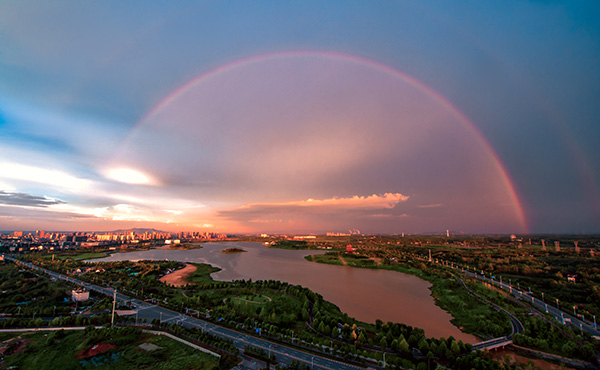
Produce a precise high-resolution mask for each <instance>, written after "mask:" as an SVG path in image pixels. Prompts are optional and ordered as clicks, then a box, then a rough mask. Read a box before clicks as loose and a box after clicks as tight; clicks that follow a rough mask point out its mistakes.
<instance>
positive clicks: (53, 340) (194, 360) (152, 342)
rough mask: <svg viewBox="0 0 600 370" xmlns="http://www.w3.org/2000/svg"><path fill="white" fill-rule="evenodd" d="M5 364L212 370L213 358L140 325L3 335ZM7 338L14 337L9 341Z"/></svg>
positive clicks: (36, 369)
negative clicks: (147, 330)
mask: <svg viewBox="0 0 600 370" xmlns="http://www.w3.org/2000/svg"><path fill="white" fill-rule="evenodd" d="M0 338H1V339H2V341H3V343H2V345H3V346H4V347H6V348H7V353H9V354H8V355H6V356H5V357H4V366H5V367H7V368H10V367H11V366H15V367H16V368H18V369H32V370H41V369H115V368H118V369H132V370H133V369H213V368H218V362H219V361H218V358H216V357H213V356H210V355H208V354H205V353H203V352H200V351H197V350H194V349H192V348H190V347H187V346H185V345H183V344H181V343H178V342H175V341H173V340H171V339H169V338H165V337H162V336H155V335H152V334H144V333H142V332H141V330H140V329H135V328H118V329H109V328H108V329H93V328H86V330H85V331H83V330H79V331H53V332H31V333H19V334H18V335H17V334H12V333H10V334H9V333H3V334H2V336H0ZM11 338H14V339H12V340H11Z"/></svg>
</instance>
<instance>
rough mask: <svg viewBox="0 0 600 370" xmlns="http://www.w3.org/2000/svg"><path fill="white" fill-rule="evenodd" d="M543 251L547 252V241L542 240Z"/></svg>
mask: <svg viewBox="0 0 600 370" xmlns="http://www.w3.org/2000/svg"><path fill="white" fill-rule="evenodd" d="M542 250H544V251H545V250H546V241H545V240H544V239H542Z"/></svg>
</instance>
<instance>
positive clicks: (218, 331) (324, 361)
mask: <svg viewBox="0 0 600 370" xmlns="http://www.w3.org/2000/svg"><path fill="white" fill-rule="evenodd" d="M5 258H6V259H8V260H11V261H13V262H15V263H18V264H21V265H23V266H26V267H29V268H31V269H34V270H38V271H41V272H43V273H45V274H47V275H49V276H50V277H52V278H55V279H60V280H65V281H68V282H71V283H73V284H76V285H79V286H82V287H85V288H86V289H88V290H94V291H97V292H99V293H101V294H104V295H107V296H109V297H113V295H114V289H113V288H105V287H101V286H98V285H95V284H90V283H86V282H83V281H81V280H78V279H74V278H72V277H69V276H66V275H62V274H59V273H56V272H53V271H50V270H46V269H44V268H42V267H39V266H36V265H34V264H32V263H28V262H23V261H20V260H17V259H15V258H13V257H9V256H5ZM116 297H117V299H118V300H119V301H123V302H131V303H132V304H133V305H135V306H136V310H137V314H136V318H139V319H146V320H148V321H151V320H154V319H159V320H160V321H161V322H163V323H164V322H167V323H175V324H178V325H181V326H183V327H185V328H201V329H202V330H204V331H207V332H209V333H211V334H213V335H216V336H218V337H221V338H227V339H231V340H232V341H233V342H234V343H235V346H236V348H238V349H239V350H240V352H243V351H244V347H245V346H246V345H251V346H253V347H257V348H262V349H264V350H265V352H267V353H273V354H275V356H276V357H277V361H278V362H281V363H283V364H286V365H290V364H291V361H292V360H297V361H301V362H304V363H306V364H310V365H312V368H321V369H339V370H357V369H361V370H364V369H363V368H362V367H358V366H354V365H350V364H346V363H343V362H340V361H336V360H333V359H329V358H326V357H321V356H318V355H313V354H310V353H307V352H304V351H301V350H299V349H297V348H293V347H288V346H284V345H281V344H278V343H273V342H270V341H268V340H265V339H262V338H257V337H253V336H250V335H247V334H244V333H240V332H237V331H235V330H231V329H228V328H224V327H222V326H219V325H215V324H213V323H210V322H207V321H204V320H200V319H197V318H193V317H190V316H187V315H183V314H181V313H179V312H175V311H172V310H169V309H167V308H164V307H160V306H157V305H154V304H149V303H148V302H144V301H140V300H139V299H137V298H132V297H129V296H127V295H124V294H122V293H119V292H117V295H116Z"/></svg>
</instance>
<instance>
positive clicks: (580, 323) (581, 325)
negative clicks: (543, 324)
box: [454, 267, 600, 340]
mask: <svg viewBox="0 0 600 370" xmlns="http://www.w3.org/2000/svg"><path fill="white" fill-rule="evenodd" d="M454 269H455V270H458V271H461V269H460V268H457V267H455V268H454ZM462 272H463V273H465V274H467V275H469V276H471V277H474V278H476V279H479V280H482V281H485V282H487V283H489V284H492V285H496V286H498V287H500V288H502V289H504V290H506V291H508V292H510V293H511V294H512V295H513V296H515V297H516V298H517V299H520V300H522V301H525V302H529V303H531V304H532V305H533V306H534V307H536V308H537V309H539V311H540V313H544V312H545V313H547V314H549V315H552V317H554V318H555V319H556V320H557V321H558V322H560V323H562V324H564V325H567V324H571V325H573V326H574V327H575V328H576V329H579V330H581V331H585V332H587V333H589V334H591V335H592V336H594V337H596V339H599V340H600V331H599V330H598V326H597V325H596V324H595V323H588V322H587V321H584V320H580V319H579V318H578V317H576V316H574V315H572V314H570V313H568V312H565V311H562V310H561V309H560V308H559V307H560V306H559V303H553V304H550V303H548V302H545V301H543V300H540V299H538V298H535V297H534V296H533V295H532V294H530V293H529V292H527V291H523V290H519V289H515V287H514V286H513V285H511V284H510V283H509V284H507V283H506V282H501V281H497V280H496V279H491V278H488V277H486V276H485V275H483V276H482V275H480V274H476V273H473V272H468V271H464V270H462ZM556 306H558V307H556Z"/></svg>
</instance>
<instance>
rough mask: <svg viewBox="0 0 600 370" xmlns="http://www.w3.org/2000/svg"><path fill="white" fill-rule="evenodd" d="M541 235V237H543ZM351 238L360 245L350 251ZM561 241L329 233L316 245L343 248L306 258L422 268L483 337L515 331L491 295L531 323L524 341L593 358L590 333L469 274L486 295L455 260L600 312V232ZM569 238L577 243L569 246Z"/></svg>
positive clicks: (438, 294)
mask: <svg viewBox="0 0 600 370" xmlns="http://www.w3.org/2000/svg"><path fill="white" fill-rule="evenodd" d="M541 240H542V239H541V238H540V239H538V241H539V242H540V244H542V243H541ZM350 241H352V245H353V249H354V253H352V254H350V253H344V252H345V250H346V247H345V246H346V245H347V243H348V242H350ZM557 242H558V243H559V245H561V244H562V248H560V250H559V248H556V247H555V246H554V245H552V246H550V243H549V242H548V239H546V240H545V244H546V247H544V246H542V245H535V244H534V243H533V242H532V244H529V243H530V241H529V239H528V240H527V242H526V244H525V242H524V241H523V240H520V239H518V238H516V237H514V236H513V237H511V238H509V237H495V236H494V237H487V236H477V237H451V238H444V237H406V238H403V237H394V236H390V237H378V238H373V237H372V238H368V239H367V238H365V237H354V238H348V239H347V240H346V241H343V242H342V241H338V242H337V243H336V244H332V243H331V241H327V242H324V243H322V244H321V245H316V246H320V247H321V248H323V247H325V246H329V247H332V246H333V247H334V248H335V250H334V251H332V252H328V253H327V254H325V255H316V256H308V257H306V259H307V260H309V261H315V262H320V263H330V264H338V265H348V266H353V267H361V268H379V269H388V270H395V271H400V272H406V273H411V274H414V275H417V276H419V277H421V278H423V279H426V280H428V281H429V282H431V283H432V284H433V285H432V287H431V290H432V296H433V297H434V298H435V299H436V303H437V304H438V305H439V306H441V307H442V308H444V309H446V310H447V311H449V312H450V313H451V314H452V315H453V317H454V320H453V324H454V325H456V326H459V327H461V328H462V329H463V330H464V331H466V332H468V333H472V334H476V335H479V336H480V337H482V338H491V337H498V336H502V335H508V334H509V333H510V325H509V322H508V319H507V316H506V315H504V314H503V313H501V312H499V311H497V310H496V309H495V308H493V307H492V306H490V305H488V304H487V303H484V302H492V303H494V304H496V305H498V306H500V307H502V308H504V309H506V310H508V311H509V312H512V313H513V314H514V315H516V316H517V318H518V319H519V320H520V321H521V322H523V323H524V324H525V323H526V324H525V327H526V331H525V333H523V334H521V335H518V336H516V337H515V343H516V344H520V345H522V346H525V347H529V348H533V349H537V350H541V351H546V352H552V353H555V354H559V355H562V356H565V357H574V358H579V359H583V360H587V361H590V360H591V359H592V358H593V357H594V355H597V354H598V353H599V352H600V346H599V345H598V342H597V341H595V340H593V339H591V338H590V337H589V335H586V336H584V337H582V336H581V335H578V334H577V332H574V331H573V329H572V328H570V327H569V326H564V325H558V324H557V323H556V322H555V321H554V320H553V319H551V318H550V317H545V318H544V317H542V318H538V317H535V316H531V314H530V313H531V310H532V307H530V306H529V305H528V304H527V303H526V302H521V301H519V300H517V299H515V298H514V297H512V296H510V295H509V294H508V293H507V292H505V291H503V290H500V289H498V288H497V287H493V286H491V285H489V284H487V285H483V284H481V283H480V281H478V280H473V279H469V278H466V277H464V276H463V277H462V279H463V280H465V283H466V284H467V287H468V288H469V289H470V290H471V291H472V292H473V293H474V294H477V296H478V297H479V298H481V299H482V300H481V301H480V300H479V299H478V298H475V297H474V296H473V295H471V294H470V293H469V292H468V290H467V289H465V288H464V287H462V285H461V284H460V283H459V281H458V280H457V277H458V275H455V272H454V271H455V270H452V269H450V268H449V267H451V266H454V267H461V268H463V269H469V270H471V271H474V272H477V273H481V272H484V273H485V274H486V276H488V277H489V276H493V277H494V278H495V279H496V280H500V279H503V281H504V282H506V283H508V282H511V283H512V284H513V286H514V287H515V288H517V289H519V287H520V289H521V290H529V289H531V291H532V294H533V295H534V296H536V297H537V298H538V299H541V298H542V297H543V296H542V292H543V293H544V295H545V299H546V301H549V302H553V301H555V300H556V298H558V299H559V302H562V303H561V306H563V307H565V306H566V307H573V306H575V308H576V310H577V312H578V313H581V315H584V316H585V317H587V318H588V319H589V318H592V317H593V316H594V315H596V314H598V313H599V312H600V289H599V288H598V286H600V285H599V283H600V268H599V267H598V262H599V261H598V260H599V258H598V257H597V255H596V253H597V251H595V249H596V248H597V247H598V245H599V243H600V238H594V237H592V238H589V239H583V238H579V237H578V238H561V239H559V240H557ZM575 242H576V243H577V248H576V247H575ZM315 243H318V241H317V242H315ZM565 243H569V244H568V245H567V246H565ZM524 244H525V245H524ZM553 244H554V243H553ZM429 253H431V261H429ZM567 276H576V277H575V280H576V282H568V281H567ZM581 315H580V317H582V316H581ZM532 328H535V330H534V329H532ZM541 328H545V329H543V330H542V329H541Z"/></svg>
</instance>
